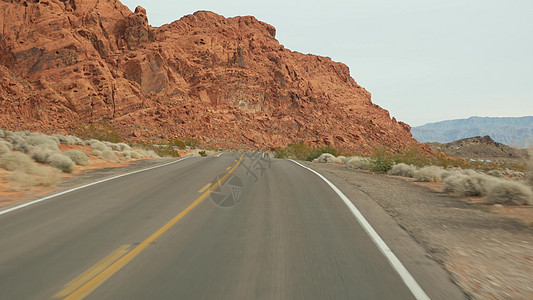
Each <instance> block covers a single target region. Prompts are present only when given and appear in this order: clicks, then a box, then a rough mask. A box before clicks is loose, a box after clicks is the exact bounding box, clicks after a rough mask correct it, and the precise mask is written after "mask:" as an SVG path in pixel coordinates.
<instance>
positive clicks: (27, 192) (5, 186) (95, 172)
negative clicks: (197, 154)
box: [0, 144, 194, 208]
mask: <svg viewBox="0 0 533 300" xmlns="http://www.w3.org/2000/svg"><path fill="white" fill-rule="evenodd" d="M59 149H60V150H61V151H62V152H65V151H67V150H72V149H75V150H81V151H83V152H85V153H87V154H88V156H89V165H88V166H76V167H75V169H74V171H73V172H72V173H61V174H60V179H59V183H58V184H57V185H55V186H33V187H28V188H20V187H17V186H16V185H14V184H12V183H11V182H9V181H8V180H7V177H8V172H7V171H4V170H2V169H0V208H3V207H7V206H12V205H16V204H18V203H21V202H24V201H27V200H30V199H35V198H39V197H42V196H45V195H47V194H51V193H53V192H56V191H60V190H62V189H66V188H69V187H73V186H75V185H81V184H83V183H89V182H91V181H95V180H99V179H102V178H105V177H108V176H113V175H117V174H121V173H127V172H130V171H134V170H137V169H141V168H144V167H149V166H152V165H156V164H160V163H164V162H166V161H169V159H168V158H161V159H137V160H128V161H106V160H103V159H100V158H98V157H96V156H94V155H91V154H90V153H91V149H90V147H88V146H78V145H63V144H62V145H59ZM192 152H194V151H191V150H181V151H180V153H179V154H180V156H186V155H188V154H190V153H192ZM172 159H174V158H170V160H172Z"/></svg>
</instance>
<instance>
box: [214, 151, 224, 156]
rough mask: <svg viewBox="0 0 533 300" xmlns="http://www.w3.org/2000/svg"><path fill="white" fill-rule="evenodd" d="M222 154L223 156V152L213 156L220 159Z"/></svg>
mask: <svg viewBox="0 0 533 300" xmlns="http://www.w3.org/2000/svg"><path fill="white" fill-rule="evenodd" d="M222 154H224V152H222V153H219V154H217V155H215V157H220V156H221V155H222Z"/></svg>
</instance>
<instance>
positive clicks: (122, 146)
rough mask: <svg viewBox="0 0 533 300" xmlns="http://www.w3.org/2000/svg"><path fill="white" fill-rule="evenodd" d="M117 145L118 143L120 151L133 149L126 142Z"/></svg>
mask: <svg viewBox="0 0 533 300" xmlns="http://www.w3.org/2000/svg"><path fill="white" fill-rule="evenodd" d="M117 145H118V147H119V150H120V151H126V150H131V147H130V145H128V144H126V143H118V144H117Z"/></svg>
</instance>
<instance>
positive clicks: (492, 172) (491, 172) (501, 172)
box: [487, 170, 505, 178]
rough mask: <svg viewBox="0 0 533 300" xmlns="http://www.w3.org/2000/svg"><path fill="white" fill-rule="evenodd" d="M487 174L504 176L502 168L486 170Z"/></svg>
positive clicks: (497, 176)
mask: <svg viewBox="0 0 533 300" xmlns="http://www.w3.org/2000/svg"><path fill="white" fill-rule="evenodd" d="M487 175H489V176H492V177H496V178H505V175H504V174H503V171H502V170H491V171H489V172H487Z"/></svg>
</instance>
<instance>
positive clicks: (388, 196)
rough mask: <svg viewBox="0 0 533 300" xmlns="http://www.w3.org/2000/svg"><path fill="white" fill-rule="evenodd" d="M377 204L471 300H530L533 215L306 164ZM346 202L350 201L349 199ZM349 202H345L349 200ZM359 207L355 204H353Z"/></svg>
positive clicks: (432, 187)
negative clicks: (532, 224) (532, 223)
mask: <svg viewBox="0 0 533 300" xmlns="http://www.w3.org/2000/svg"><path fill="white" fill-rule="evenodd" d="M305 164H306V165H308V166H310V167H312V168H313V169H315V170H317V171H319V172H321V173H322V174H323V175H324V176H326V177H328V178H329V179H330V180H332V182H333V183H334V184H339V188H340V186H343V185H344V186H345V187H346V186H349V187H351V188H355V189H357V190H359V191H361V192H363V193H365V194H366V195H368V196H369V197H370V198H371V199H372V201H374V202H375V203H377V204H379V205H380V206H381V207H382V208H383V209H384V210H385V211H386V212H387V213H388V214H389V215H390V216H391V217H392V218H393V219H394V220H395V221H396V223H397V224H398V225H399V226H400V227H401V228H403V229H404V230H405V231H406V232H408V233H409V235H411V237H413V238H414V239H415V240H416V241H417V242H418V243H419V244H421V245H422V246H423V248H424V249H425V251H426V252H427V254H428V255H429V256H430V257H431V258H432V259H433V260H435V261H437V262H438V263H440V264H441V265H442V266H443V267H444V268H445V269H446V270H447V271H448V272H449V274H450V276H451V278H452V279H453V281H454V282H455V283H456V284H457V285H458V286H459V287H461V289H462V290H463V291H464V293H465V294H466V295H467V296H468V297H469V298H472V299H533V227H532V226H531V222H532V221H533V209H532V208H531V207H526V206H520V207H518V206H513V207H502V206H494V205H487V204H483V203H482V202H481V201H480V199H479V198H468V199H463V198H458V197H455V196H452V195H448V194H445V193H443V192H441V186H440V185H438V184H425V183H418V182H414V181H413V180H412V179H408V178H403V177H397V176H388V175H383V174H373V173H369V172H360V171H351V170H348V169H345V168H344V167H341V166H335V165H327V164H319V163H305ZM347 196H348V195H347ZM348 197H349V196H348ZM352 201H354V203H355V204H356V206H357V199H352Z"/></svg>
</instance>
